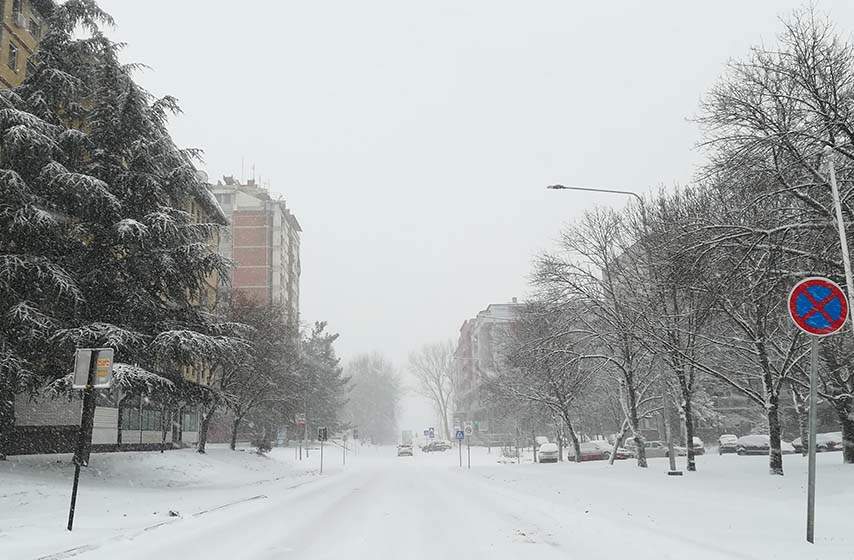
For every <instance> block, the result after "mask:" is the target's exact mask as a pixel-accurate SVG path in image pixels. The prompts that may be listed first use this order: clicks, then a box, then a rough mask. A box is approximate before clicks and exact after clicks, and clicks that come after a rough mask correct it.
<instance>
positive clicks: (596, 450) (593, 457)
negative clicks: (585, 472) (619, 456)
mask: <svg viewBox="0 0 854 560" xmlns="http://www.w3.org/2000/svg"><path fill="white" fill-rule="evenodd" d="M579 447H580V448H581V457H580V460H581V461H603V460H607V459H608V458H609V457H610V456H611V450H610V448H608V447H606V446H604V445H602V444H601V443H597V442H592V441H585V442H584V443H582V444H581V445H580V446H579ZM567 459H569V460H570V461H575V448H574V447H573V446H569V452H568V453H567Z"/></svg>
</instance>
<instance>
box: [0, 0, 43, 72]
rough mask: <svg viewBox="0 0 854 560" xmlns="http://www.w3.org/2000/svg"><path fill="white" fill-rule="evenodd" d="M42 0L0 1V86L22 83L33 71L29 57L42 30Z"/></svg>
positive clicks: (34, 50)
mask: <svg viewBox="0 0 854 560" xmlns="http://www.w3.org/2000/svg"><path fill="white" fill-rule="evenodd" d="M49 5H50V4H49V2H46V1H44V0H42V1H39V0H0V16H2V18H3V26H2V28H0V88H13V87H17V86H19V85H21V84H22V83H23V81H24V79H25V78H26V77H27V75H28V74H30V73H32V62H31V58H32V56H33V54H34V53H35V52H36V47H37V46H38V42H39V40H40V39H41V38H42V34H43V33H44V29H45V23H44V15H43V14H44V13H45V12H46V10H47V9H48V7H49Z"/></svg>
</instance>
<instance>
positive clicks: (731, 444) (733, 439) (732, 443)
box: [718, 434, 738, 455]
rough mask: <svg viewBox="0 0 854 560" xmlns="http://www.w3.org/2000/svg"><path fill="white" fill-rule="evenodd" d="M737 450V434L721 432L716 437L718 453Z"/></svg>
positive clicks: (735, 451)
mask: <svg viewBox="0 0 854 560" xmlns="http://www.w3.org/2000/svg"><path fill="white" fill-rule="evenodd" d="M737 452H738V436H737V435H735V434H723V435H722V436H721V437H719V438H718V455H723V454H724V453H737Z"/></svg>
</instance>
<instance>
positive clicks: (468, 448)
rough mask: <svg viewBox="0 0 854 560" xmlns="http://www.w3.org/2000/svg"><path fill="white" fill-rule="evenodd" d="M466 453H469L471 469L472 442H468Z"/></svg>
mask: <svg viewBox="0 0 854 560" xmlns="http://www.w3.org/2000/svg"><path fill="white" fill-rule="evenodd" d="M466 451H468V456H469V468H471V441H470V440H466Z"/></svg>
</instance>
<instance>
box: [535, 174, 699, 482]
mask: <svg viewBox="0 0 854 560" xmlns="http://www.w3.org/2000/svg"><path fill="white" fill-rule="evenodd" d="M546 188H547V189H551V190H555V191H587V192H601V193H609V194H621V195H625V196H633V197H635V198H636V199H637V200H638V203H639V204H640V209H641V220H642V221H643V229H644V234H647V233H648V232H647V220H646V205H645V204H644V201H643V197H642V196H641V195H639V194H638V193H636V192H633V191H620V190H616V189H594V188H591V187H576V186H567V185H559V184H558V185H549V186H547V187H546ZM647 258H648V259H649V262H650V264H651V263H652V257H651V255H649V253H647ZM662 392H664V391H662ZM662 404H663V405H664V415H665V432H666V434H665V435H666V436H667V449H668V453H667V455H668V457H669V459H670V471H669V472H668V473H667V474H669V475H674V476H679V475H681V474H682V471H678V470H676V453H675V450H674V449H673V435H672V431H673V430H672V426H671V422H670V408H669V407H668V403H667V398H666V394H662ZM693 444H694V442H690V441H689V442H688V445H689V446H693ZM689 466H690V465H689Z"/></svg>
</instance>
